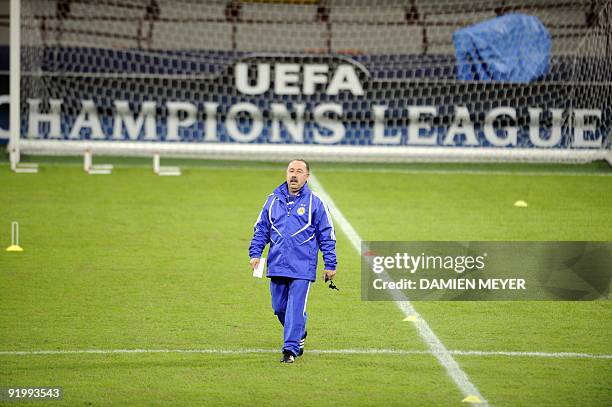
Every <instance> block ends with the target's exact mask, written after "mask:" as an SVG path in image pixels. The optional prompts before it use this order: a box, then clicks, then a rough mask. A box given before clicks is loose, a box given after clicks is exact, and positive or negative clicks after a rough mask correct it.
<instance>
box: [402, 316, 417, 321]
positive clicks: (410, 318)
mask: <svg viewBox="0 0 612 407" xmlns="http://www.w3.org/2000/svg"><path fill="white" fill-rule="evenodd" d="M416 320H417V317H416V316H414V315H408V316H407V317H406V318H404V319H403V320H402V321H404V322H416Z"/></svg>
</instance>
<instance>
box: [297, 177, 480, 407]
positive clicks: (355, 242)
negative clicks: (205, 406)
mask: <svg viewBox="0 0 612 407" xmlns="http://www.w3.org/2000/svg"><path fill="white" fill-rule="evenodd" d="M309 184H310V185H311V186H312V187H313V188H314V189H315V190H317V192H318V193H319V194H320V195H321V197H322V198H323V200H324V201H325V202H326V204H327V206H328V207H329V208H330V209H331V211H332V212H333V213H334V214H335V218H336V221H337V222H338V224H339V225H340V229H342V231H343V232H344V234H345V235H346V236H347V237H348V239H349V241H350V242H351V244H352V246H353V247H354V248H355V250H356V251H357V253H359V254H361V247H360V246H361V241H362V239H361V237H359V235H358V234H357V231H356V230H355V229H354V228H353V226H352V225H351V224H350V222H349V221H348V220H347V219H346V218H345V217H344V215H343V214H342V212H341V211H340V208H338V207H337V206H336V204H335V203H334V201H333V200H332V199H331V197H330V196H329V194H328V193H327V192H326V191H325V189H324V188H323V185H322V184H321V183H320V182H319V180H318V179H317V177H316V176H315V175H314V174H313V173H311V174H310V179H309ZM384 275H386V273H384V272H383V273H381V276H382V277H383V278H384V277H386V279H388V275H386V276H384ZM394 298H396V301H395V304H396V305H397V306H398V308H399V309H400V310H401V311H402V312H403V313H404V315H405V316H407V317H408V316H415V317H416V321H415V322H414V324H415V326H416V328H417V331H418V333H419V336H421V338H422V339H423V341H424V342H425V344H427V346H428V347H429V349H430V350H431V351H432V353H433V355H434V356H435V357H436V359H438V361H439V362H440V364H442V366H443V367H444V368H445V369H446V372H447V373H448V375H449V376H450V377H451V379H452V380H453V381H454V382H455V384H456V385H457V387H458V388H459V390H460V391H461V392H462V393H463V395H464V396H465V397H466V398H467V397H472V396H475V397H478V399H480V401H481V402H482V403H483V404H485V405H487V404H488V402H487V400H486V399H485V398H484V397H483V396H482V394H480V391H478V389H477V388H476V386H474V384H473V383H472V382H471V381H470V379H469V378H468V376H467V374H466V373H465V372H464V371H463V370H462V369H461V367H460V366H459V364H458V363H457V361H455V359H453V357H452V355H451V354H450V352H449V351H448V349H446V347H445V346H444V344H443V343H442V342H441V341H440V339H439V338H438V337H437V336H436V334H435V333H434V332H433V330H432V329H431V327H430V326H429V324H427V322H426V321H425V320H424V319H423V318H422V317H420V315H419V314H418V312H417V311H416V310H415V309H414V308H413V306H412V304H411V303H410V302H409V301H408V299H407V298H406V297H405V296H404V294H403V293H401V292H395V291H394Z"/></svg>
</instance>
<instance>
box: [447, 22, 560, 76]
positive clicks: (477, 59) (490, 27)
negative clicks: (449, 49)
mask: <svg viewBox="0 0 612 407" xmlns="http://www.w3.org/2000/svg"><path fill="white" fill-rule="evenodd" d="M453 42H454V44H455V54H456V57H457V77H458V79H459V80H481V81H506V82H518V83H525V82H531V81H533V80H535V79H537V78H538V77H540V76H542V75H544V74H546V73H547V72H548V67H549V59H550V47H551V39H550V33H549V32H548V30H547V29H546V27H544V25H543V24H542V23H541V22H540V20H539V19H538V18H537V17H534V16H529V15H526V14H519V13H514V14H507V15H504V16H501V17H497V18H494V19H491V20H487V21H484V22H482V23H478V24H476V25H472V26H469V27H465V28H462V29H460V30H457V31H455V32H454V33H453Z"/></svg>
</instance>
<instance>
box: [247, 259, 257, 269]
mask: <svg viewBox="0 0 612 407" xmlns="http://www.w3.org/2000/svg"><path fill="white" fill-rule="evenodd" d="M249 263H251V268H252V269H253V270H255V269H256V268H257V266H259V257H253V258H252V259H251V260H249Z"/></svg>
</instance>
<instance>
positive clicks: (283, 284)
mask: <svg viewBox="0 0 612 407" xmlns="http://www.w3.org/2000/svg"><path fill="white" fill-rule="evenodd" d="M311 282H312V281H310V280H301V279H295V278H289V277H272V278H270V294H272V309H274V315H276V316H277V317H278V320H279V321H280V323H281V324H282V325H283V327H284V338H285V342H284V344H283V350H288V351H290V352H291V353H293V354H294V355H297V354H298V351H299V350H300V345H299V343H300V340H301V339H302V337H303V336H304V332H305V330H306V303H307V302H308V291H309V289H310V283H311Z"/></svg>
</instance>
